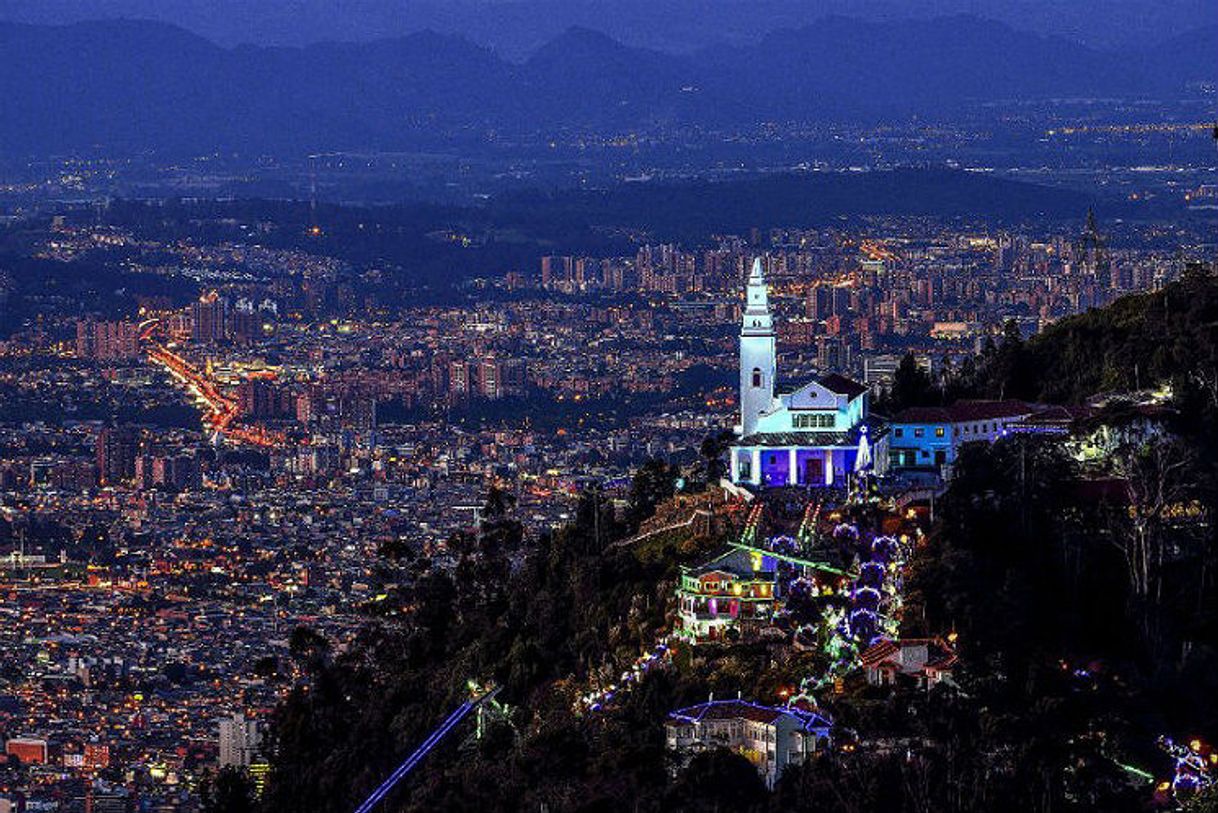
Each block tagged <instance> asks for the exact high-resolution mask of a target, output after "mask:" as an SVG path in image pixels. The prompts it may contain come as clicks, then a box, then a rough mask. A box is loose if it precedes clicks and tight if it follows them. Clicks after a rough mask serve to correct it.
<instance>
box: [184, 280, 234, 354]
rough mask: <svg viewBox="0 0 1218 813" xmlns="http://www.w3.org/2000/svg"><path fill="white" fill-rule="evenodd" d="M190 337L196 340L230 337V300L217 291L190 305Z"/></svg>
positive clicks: (222, 339) (216, 339)
mask: <svg viewBox="0 0 1218 813" xmlns="http://www.w3.org/2000/svg"><path fill="white" fill-rule="evenodd" d="M190 315H191V329H190V337H191V339H193V340H194V341H196V342H203V343H206V342H221V341H224V340H225V339H227V338H228V329H229V315H228V300H227V299H225V298H224V297H222V296H220V295H219V294H217V293H216V292H215V291H212V292H211V293H208V294H205V295H204V296H202V297H201V298H200V299H199V301H198V302H195V303H193V304H192V305H191V306H190Z"/></svg>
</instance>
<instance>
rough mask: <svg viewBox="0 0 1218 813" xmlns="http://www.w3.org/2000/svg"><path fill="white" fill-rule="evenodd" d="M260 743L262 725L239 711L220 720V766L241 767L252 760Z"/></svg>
mask: <svg viewBox="0 0 1218 813" xmlns="http://www.w3.org/2000/svg"><path fill="white" fill-rule="evenodd" d="M261 745H262V727H261V726H260V725H259V723H258V721H257V720H250V719H247V718H246V716H245V715H244V714H242V713H240V712H236V713H234V714H233V716H232V717H225V718H223V719H221V720H220V766H221V767H228V766H234V767H239V768H243V767H246V766H248V765H249V764H250V763H251V762H253V761H254V758H255V757H256V756H257V754H258V749H259V747H260V746H261Z"/></svg>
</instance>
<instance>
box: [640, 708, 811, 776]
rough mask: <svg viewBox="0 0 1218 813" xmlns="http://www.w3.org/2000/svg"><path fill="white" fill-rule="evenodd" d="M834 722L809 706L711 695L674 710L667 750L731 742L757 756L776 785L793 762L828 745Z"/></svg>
mask: <svg viewBox="0 0 1218 813" xmlns="http://www.w3.org/2000/svg"><path fill="white" fill-rule="evenodd" d="M831 728H832V723H830V722H829V720H827V719H826V718H825V717H822V716H821V715H819V714H817V713H816V712H813V711H808V710H805V709H800V708H778V707H774V706H763V705H761V704H759V703H750V702H748V701H746V700H713V699H712V700H710V701H708V702H706V703H699V704H698V705H696V706H690V707H688V708H684V709H678V710H677V711H674V712H671V713H670V714H669V715H668V719H667V720H666V721H665V723H664V734H665V741H666V744H667V748H668V750H669V751H671V752H673V753H675V754H677V755H678V756H683V757H689V756H692V755H693V754H695V753H698V752H699V751H704V750H709V749H712V748H729V749H731V750H732V751H735V752H736V753H738V754H741V755H742V756H744V757H745V758H746V759H748V760H749V761H750V762H752V763H753V765H754V766H756V768H757V771H758V773H760V774H761V777H762V779H764V780H765V783H766V786H767V787H771V788H772V787H774V783H775V782H777V781H778V778H779V777H780V776H782V772H783V770H785V769H786V767H787V766H788V765H799V764H801V763H803V762H804V760H806V759H807V758H808V757H810V756H812V755H813V754H815V753H816V752H817V751H818V750H819V749H822V748H824V747H826V745H827V744H828V742H829V732H830V729H831Z"/></svg>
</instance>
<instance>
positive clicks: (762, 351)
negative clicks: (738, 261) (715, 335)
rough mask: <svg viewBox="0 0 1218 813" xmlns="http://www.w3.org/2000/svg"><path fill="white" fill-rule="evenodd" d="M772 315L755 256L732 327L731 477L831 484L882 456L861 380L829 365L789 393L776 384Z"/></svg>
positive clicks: (880, 435) (761, 482)
mask: <svg viewBox="0 0 1218 813" xmlns="http://www.w3.org/2000/svg"><path fill="white" fill-rule="evenodd" d="M777 368H778V362H777V347H776V342H775V332H774V320H773V316H772V314H771V313H770V305H769V295H768V291H767V288H766V281H765V275H764V273H763V272H762V268H761V260H760V259H759V258H758V259H754V260H753V268H752V273H750V274H749V278H748V283H747V297H746V304H745V308H744V315H743V319H742V322H741V328H740V426H739V427H737V434H738V435H739V439H738V440H737V441H736V443H735V444H733V446H732V449H731V477H732V482H734V483H738V484H750V485H754V486H761V487H776V486H831V485H834V484H839V483H844V482H845V481H846V478H847V476H848V475H849V474H850V473H851V472H854V471H856V470H861V469H864V468H867V467H868V466H870V465H872V464H874V465H875V466H876V467H877V468H878V469H879V470H880V471H883V469H884V467H885V466H886V464H887V461H888V451H887V447H886V440H887V439H886V437H885V435H884V431H883V425H882V424H881V423H879V422H878V421H875V420H873V419H872V418H871V417H870V415H869V407H870V393H869V391H868V388H867V387H865V386H863V385H862V384H859V383H858V382H856V381H851V380H850V379H848V378H845V377H844V376H841V375H837V374H836V373H831V374H829V375H825V376H822V377H820V378H819V379H817V380H815V381H810V382H808V383H807V384H805V385H803V386H802V387H800V388H799V389H797V390H795V391H794V392H791V393H784V394H779V393H777V392H776V391H775V390H776V378H777Z"/></svg>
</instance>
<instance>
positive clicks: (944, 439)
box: [888, 401, 1037, 474]
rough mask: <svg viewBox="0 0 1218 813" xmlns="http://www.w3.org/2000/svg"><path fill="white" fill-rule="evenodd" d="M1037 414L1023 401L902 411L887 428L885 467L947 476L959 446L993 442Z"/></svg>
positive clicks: (962, 402) (960, 402)
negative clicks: (886, 462)
mask: <svg viewBox="0 0 1218 813" xmlns="http://www.w3.org/2000/svg"><path fill="white" fill-rule="evenodd" d="M1036 411H1037V410H1036V409H1035V408H1034V407H1032V406H1031V405H1029V404H1026V403H1024V402H1023V401H957V402H956V403H954V404H952V405H951V406H947V407H911V408H909V409H906V410H903V411H902V412H901V413H900V414H898V415H897V416H896V417H895V418H894V419H893V421H892V425H891V426H890V427H889V435H888V467H889V469H891V470H911V469H924V470H929V471H936V472H938V473H941V474H946V473H947V471H948V470H950V467H951V466H952V465H953V464H954V463H955V462H956V456H957V454H958V453H959V450H960V447H961V446H962V445H964V444H965V443H974V442H979V441H980V442H985V443H993V442H994V441H995V440H997V439H998V438H1000V437H1002V436H1004V435H1006V434H1008V433H1009V432H1011V431H1013V430H1014V429H1015V428H1016V426H1017V425H1019V424H1021V423H1022V422H1024V421H1026V420H1027V419H1028V418H1029V417H1030V416H1032V415H1033V414H1035V413H1036Z"/></svg>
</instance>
